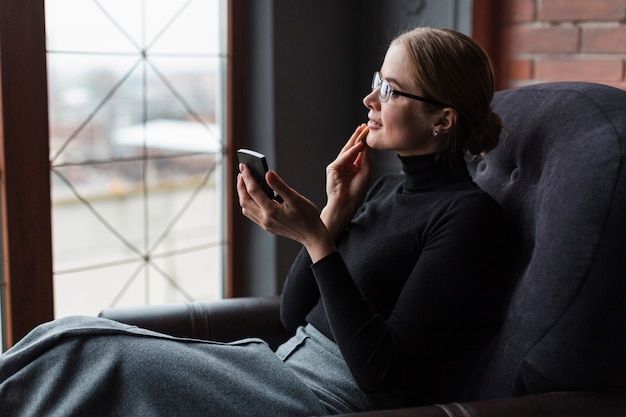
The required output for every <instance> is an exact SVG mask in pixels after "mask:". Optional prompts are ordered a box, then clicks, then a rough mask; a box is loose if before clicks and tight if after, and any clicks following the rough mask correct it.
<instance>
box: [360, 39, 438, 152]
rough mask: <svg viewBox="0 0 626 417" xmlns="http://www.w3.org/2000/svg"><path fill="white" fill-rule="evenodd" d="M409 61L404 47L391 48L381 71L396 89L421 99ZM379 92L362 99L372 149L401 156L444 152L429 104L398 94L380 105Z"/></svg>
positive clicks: (368, 142)
mask: <svg viewBox="0 0 626 417" xmlns="http://www.w3.org/2000/svg"><path fill="white" fill-rule="evenodd" d="M407 61H408V60H407V58H406V52H405V51H404V47H402V46H401V45H396V44H394V45H391V46H390V47H389V49H388V50H387V54H386V55H385V60H384V61H383V66H382V68H381V70H380V74H381V77H382V78H384V79H385V80H387V81H389V83H390V84H391V87H392V88H393V89H394V90H398V91H403V92H406V93H411V94H415V95H418V96H421V95H422V91H421V88H419V87H418V86H417V85H415V83H414V82H413V80H412V78H411V76H410V73H411V68H410V65H409V64H408V62H407ZM378 92H379V89H376V90H374V91H372V92H371V93H370V94H368V95H367V96H365V98H364V99H363V104H365V107H367V108H368V109H369V113H368V118H369V121H368V123H367V126H368V127H369V129H370V131H369V134H368V135H367V145H368V146H369V147H371V148H373V149H378V150H392V151H396V152H397V153H398V154H399V155H401V156H411V155H426V154H429V153H434V152H438V151H440V150H441V149H442V147H443V140H441V138H440V137H434V136H433V135H432V131H433V130H436V128H435V123H436V120H437V116H436V114H432V113H429V112H428V110H429V109H428V107H427V105H426V104H424V103H422V102H420V101H417V100H414V99H411V98H408V97H404V96H400V95H396V94H392V95H391V97H390V98H389V101H387V102H385V103H381V102H380V101H379V99H378Z"/></svg>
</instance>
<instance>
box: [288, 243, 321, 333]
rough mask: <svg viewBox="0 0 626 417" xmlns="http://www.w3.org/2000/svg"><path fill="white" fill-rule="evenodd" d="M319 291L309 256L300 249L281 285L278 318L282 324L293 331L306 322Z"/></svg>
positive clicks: (316, 301)
mask: <svg viewBox="0 0 626 417" xmlns="http://www.w3.org/2000/svg"><path fill="white" fill-rule="evenodd" d="M319 297H320V292H319V289H318V287H317V283H316V282H315V277H314V276H313V271H312V270H311V258H310V257H309V255H308V254H307V252H306V250H305V249H302V250H300V253H298V256H297V257H296V259H295V261H294V262H293V264H292V265H291V268H290V269H289V273H288V274H287V279H286V280H285V284H284V286H283V292H282V297H281V306H280V319H281V321H282V323H283V326H285V328H286V329H287V330H289V331H291V332H294V331H295V330H296V328H298V326H302V325H304V324H305V323H306V319H305V318H306V316H307V314H308V313H309V312H310V311H311V309H312V308H313V307H314V306H315V305H316V304H317V303H318V301H319Z"/></svg>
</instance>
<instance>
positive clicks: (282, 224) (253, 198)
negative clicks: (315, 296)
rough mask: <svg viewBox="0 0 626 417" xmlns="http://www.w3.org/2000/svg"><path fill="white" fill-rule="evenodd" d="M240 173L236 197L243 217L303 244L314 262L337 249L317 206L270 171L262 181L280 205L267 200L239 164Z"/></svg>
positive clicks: (251, 177)
mask: <svg viewBox="0 0 626 417" xmlns="http://www.w3.org/2000/svg"><path fill="white" fill-rule="evenodd" d="M239 170H240V174H239V176H238V177H237V194H238V195H239V204H240V205H241V212H242V213H243V215H244V216H246V217H247V218H249V219H250V220H252V221H253V222H255V223H256V224H258V225H259V226H261V227H262V228H263V229H264V230H266V231H268V232H270V233H273V234H276V235H279V236H283V237H286V238H288V239H292V240H295V241H297V242H299V243H301V244H302V245H304V247H305V248H306V249H307V251H308V252H309V256H310V257H311V260H312V261H313V263H315V262H317V261H318V260H320V259H322V258H323V257H325V256H327V255H329V254H331V253H332V252H334V251H335V250H336V247H335V243H334V241H333V239H332V237H331V235H330V234H329V232H328V230H327V229H326V227H325V225H324V223H323V222H322V221H321V219H320V215H319V211H318V209H317V207H315V205H314V204H313V203H312V202H311V201H310V200H308V199H307V198H305V197H304V196H302V195H301V194H299V193H298V192H296V191H295V190H294V189H293V188H291V187H289V186H288V185H287V184H286V183H285V182H284V181H283V180H282V179H281V178H280V177H279V176H278V174H277V173H276V172H275V171H269V172H268V173H267V174H266V175H265V180H266V181H267V183H268V185H269V186H270V187H271V188H272V189H273V190H274V191H276V192H277V193H278V194H279V195H280V196H281V197H282V199H283V202H282V203H278V202H277V201H275V200H272V199H270V198H268V197H267V195H266V194H265V193H264V192H263V190H261V187H259V185H258V184H257V182H256V181H255V180H254V177H253V176H252V173H251V172H250V170H249V169H248V167H247V166H245V165H243V164H242V165H240V166H239Z"/></svg>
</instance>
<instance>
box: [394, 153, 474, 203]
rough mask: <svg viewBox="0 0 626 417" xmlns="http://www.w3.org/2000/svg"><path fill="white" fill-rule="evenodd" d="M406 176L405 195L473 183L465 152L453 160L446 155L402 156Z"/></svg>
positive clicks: (400, 157) (456, 155) (457, 154)
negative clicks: (444, 186)
mask: <svg viewBox="0 0 626 417" xmlns="http://www.w3.org/2000/svg"><path fill="white" fill-rule="evenodd" d="M398 158H399V159H400V161H401V162H402V171H403V172H404V174H405V180H404V185H403V192H404V193H409V194H410V193H416V192H420V191H427V190H429V189H432V188H436V187H438V186H442V185H450V184H454V183H459V182H467V181H471V180H472V179H471V177H470V175H469V173H468V171H467V166H466V164H465V159H464V155H463V152H457V153H456V154H455V155H454V156H453V157H452V158H449V157H448V155H447V154H445V153H434V154H428V155H418V156H400V155H398Z"/></svg>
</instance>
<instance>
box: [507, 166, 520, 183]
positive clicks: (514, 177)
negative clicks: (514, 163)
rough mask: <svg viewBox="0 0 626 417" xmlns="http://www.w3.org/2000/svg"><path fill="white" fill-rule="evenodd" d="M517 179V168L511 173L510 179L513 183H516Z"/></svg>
mask: <svg viewBox="0 0 626 417" xmlns="http://www.w3.org/2000/svg"><path fill="white" fill-rule="evenodd" d="M517 177H519V168H515V169H514V170H513V171H511V175H510V177H509V179H510V180H511V181H515V180H516V179H517Z"/></svg>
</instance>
